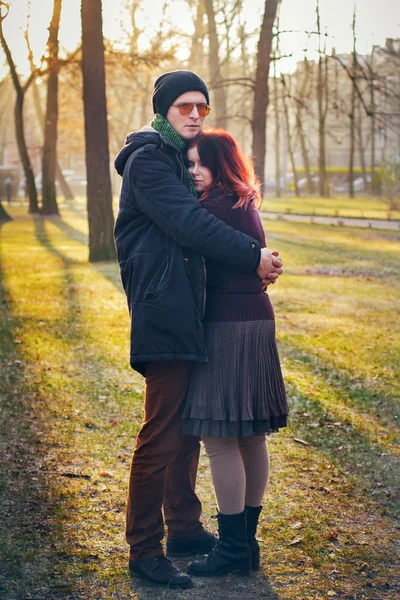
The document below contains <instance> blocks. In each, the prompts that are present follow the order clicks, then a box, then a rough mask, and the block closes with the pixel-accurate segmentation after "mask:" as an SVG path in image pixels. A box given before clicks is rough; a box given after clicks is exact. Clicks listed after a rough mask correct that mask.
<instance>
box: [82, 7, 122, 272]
mask: <svg viewBox="0 0 400 600" xmlns="http://www.w3.org/2000/svg"><path fill="white" fill-rule="evenodd" d="M101 8H102V7H101V0H82V4H81V17H82V74H83V104H84V114H85V140H86V172H87V206H88V220H89V260H90V261H92V262H96V261H101V260H110V259H114V258H115V246H114V239H113V227H114V217H113V211H112V193H111V179H110V165H109V150H108V130H107V103H106V86H105V69H104V45H103V21H102V14H101Z"/></svg>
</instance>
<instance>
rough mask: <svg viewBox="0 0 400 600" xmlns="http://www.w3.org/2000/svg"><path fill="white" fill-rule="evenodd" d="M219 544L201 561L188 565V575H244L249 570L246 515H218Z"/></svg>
mask: <svg viewBox="0 0 400 600" xmlns="http://www.w3.org/2000/svg"><path fill="white" fill-rule="evenodd" d="M217 519H218V532H219V542H218V543H217V545H216V546H215V548H214V549H213V550H212V551H211V552H210V554H209V555H208V556H206V557H205V558H204V559H203V560H194V561H193V562H190V563H189V564H188V568H187V570H188V573H190V574H191V575H198V576H200V577H206V576H216V575H225V574H226V573H233V572H237V573H238V574H240V575H246V574H247V573H249V571H250V570H251V550H250V547H249V544H248V543H247V530H246V513H245V511H243V512H241V513H239V514H237V515H223V514H222V513H218V515H217Z"/></svg>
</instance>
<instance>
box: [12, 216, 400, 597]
mask: <svg viewBox="0 0 400 600" xmlns="http://www.w3.org/2000/svg"><path fill="white" fill-rule="evenodd" d="M11 212H12V213H13V215H14V216H15V217H16V218H15V221H13V222H12V223H8V224H6V225H3V227H1V229H0V306H1V312H0V370H1V373H2V379H1V383H0V409H1V417H2V418H1V419H0V443H1V449H2V461H1V467H0V489H1V497H0V512H1V515H2V519H1V520H0V556H1V559H0V597H1V598H5V599H7V600H14V599H15V600H19V599H22V598H34V599H39V598H40V600H47V599H56V598H57V599H58V598H60V599H61V598H63V599H64V598H68V599H75V598H76V599H78V598H79V599H86V598H90V599H102V598H104V599H109V598H116V599H121V600H122V599H126V598H131V599H140V600H153V599H157V598H167V599H169V598H171V599H172V598H176V596H177V592H173V591H169V590H162V589H161V590H160V589H158V588H152V587H149V586H147V585H145V584H143V583H140V582H139V581H138V580H136V579H133V580H131V579H130V578H129V576H128V574H127V569H126V565H127V549H126V544H125V542H124V510H125V497H126V486H127V480H128V474H129V464H130V458H131V453H132V450H133V446H134V440H135V435H136V433H137V431H138V428H139V426H140V421H141V417H142V403H143V389H144V386H143V379H142V378H141V377H140V376H139V375H137V374H135V373H134V372H133V371H132V370H131V369H130V368H129V365H128V355H129V339H128V331H129V322H128V314H127V309H126V301H125V297H124V294H123V292H122V289H121V285H120V281H119V273H118V268H117V265H115V264H105V263H100V264H96V265H90V264H88V262H87V247H86V245H85V244H86V234H87V226H86V221H85V219H84V218H83V213H82V212H79V211H66V212H65V214H64V216H63V219H62V220H57V219H54V220H43V219H41V218H35V219H32V218H30V217H27V216H26V215H24V214H23V210H22V208H21V209H20V208H19V207H15V208H12V211H11ZM265 226H266V229H267V238H268V245H269V247H270V248H271V249H272V248H277V249H279V250H280V252H281V254H282V257H283V260H284V263H285V266H286V272H285V275H284V276H283V277H281V278H280V280H279V282H278V283H277V284H276V285H274V286H272V288H270V294H271V298H272V301H273V304H274V307H275V310H276V317H277V331H278V334H277V335H278V343H279V349H280V354H281V359H282V366H283V370H284V375H285V379H286V382H287V388H288V393H289V401H290V407H291V419H290V423H291V424H290V427H289V428H288V429H287V430H283V431H282V432H280V433H279V434H278V435H273V436H271V438H270V440H269V446H270V453H271V464H272V470H271V479H270V483H269V487H268V490H267V493H266V496H265V501H264V510H263V513H262V521H261V524H262V527H261V530H260V536H259V537H260V541H261V546H262V562H263V570H262V572H261V573H259V574H257V575H254V576H252V577H250V578H246V579H245V580H241V579H236V578H234V577H228V578H226V579H222V580H220V581H218V583H216V582H215V580H211V581H202V580H197V581H196V586H195V588H193V589H192V590H190V591H188V592H181V593H179V594H178V596H179V598H180V599H181V600H183V599H186V598H188V599H189V598H190V599H192V598H193V599H203V598H208V599H210V600H213V599H222V598H226V597H227V596H230V597H231V598H232V600H236V599H239V598H243V597H246V598H249V599H250V600H256V599H257V600H258V599H260V598H270V599H275V600H286V599H287V600H308V599H313V600H314V599H321V600H322V599H324V600H325V599H327V598H331V597H332V598H345V599H347V600H350V599H354V600H355V599H357V600H359V599H361V598H366V599H370V600H378V599H379V600H384V599H392V600H394V599H395V598H398V597H399V593H400V588H399V581H398V573H399V566H398V539H399V538H398V518H399V516H400V513H399V505H398V503H397V497H396V491H397V490H396V488H397V487H398V475H399V454H400V447H399V428H398V420H399V405H398V399H399V395H400V394H399V391H400V390H399V388H400V374H399V369H398V365H399V361H400V328H399V295H400V265H399V255H400V236H399V235H397V234H393V233H390V232H377V231H374V230H370V229H369V230H365V231H364V230H357V229H350V228H346V229H340V230H338V229H337V228H335V227H328V226H320V225H310V224H301V223H289V222H284V221H273V222H270V221H268V222H266V223H265ZM296 440H302V442H303V443H301V442H298V441H296ZM198 491H199V495H200V498H201V500H202V501H203V508H204V519H205V521H206V523H207V526H208V527H209V528H210V529H214V528H215V525H214V521H213V520H212V519H211V516H212V515H213V514H214V512H215V501H214V498H213V492H212V485H211V479H210V473H209V469H208V465H207V460H206V458H205V456H204V455H203V456H202V460H201V466H200V470H199V478H198ZM179 564H181V565H182V566H184V565H185V562H184V561H181V562H180V563H179Z"/></svg>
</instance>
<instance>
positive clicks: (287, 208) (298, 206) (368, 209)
mask: <svg viewBox="0 0 400 600" xmlns="http://www.w3.org/2000/svg"><path fill="white" fill-rule="evenodd" d="M262 210H265V211H269V212H277V213H288V214H293V215H295V214H297V215H322V216H325V217H355V218H365V219H388V218H389V219H400V211H398V210H397V211H393V212H392V213H390V214H389V213H388V209H387V205H386V204H385V202H384V200H383V199H380V198H374V197H370V196H360V197H357V198H349V197H348V196H336V197H333V198H320V197H318V196H310V197H301V198H296V197H295V196H283V197H282V198H276V197H269V196H266V197H264V201H263V203H262Z"/></svg>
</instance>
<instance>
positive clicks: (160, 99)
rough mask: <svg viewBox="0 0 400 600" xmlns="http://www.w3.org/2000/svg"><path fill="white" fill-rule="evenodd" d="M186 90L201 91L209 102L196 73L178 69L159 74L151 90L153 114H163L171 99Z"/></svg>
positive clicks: (171, 101) (201, 81)
mask: <svg viewBox="0 0 400 600" xmlns="http://www.w3.org/2000/svg"><path fill="white" fill-rule="evenodd" d="M186 92H201V93H202V94H204V96H205V97H206V101H207V104H209V103H210V98H209V95H208V89H207V86H206V84H205V83H204V81H203V80H202V79H201V78H200V77H199V76H198V75H196V73H193V72H192V71H181V70H179V71H169V72H168V73H164V74H163V75H160V77H159V78H158V79H157V80H156V82H155V84H154V90H153V110H154V114H156V113H159V114H160V115H164V116H165V115H166V114H167V112H168V109H169V107H170V106H171V104H172V103H173V101H174V100H176V99H177V98H179V96H181V95H182V94H185V93H186Z"/></svg>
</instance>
